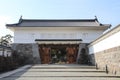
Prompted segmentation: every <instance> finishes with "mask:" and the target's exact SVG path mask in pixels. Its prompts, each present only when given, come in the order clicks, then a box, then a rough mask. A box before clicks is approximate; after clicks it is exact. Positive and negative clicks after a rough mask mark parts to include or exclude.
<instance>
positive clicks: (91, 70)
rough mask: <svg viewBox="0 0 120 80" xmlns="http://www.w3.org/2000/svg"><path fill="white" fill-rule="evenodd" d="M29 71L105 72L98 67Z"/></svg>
mask: <svg viewBox="0 0 120 80" xmlns="http://www.w3.org/2000/svg"><path fill="white" fill-rule="evenodd" d="M27 71H29V72H105V71H103V70H96V69H33V68H31V69H29V70H27Z"/></svg>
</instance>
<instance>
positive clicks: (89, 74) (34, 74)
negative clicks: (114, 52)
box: [11, 71, 120, 78]
mask: <svg viewBox="0 0 120 80" xmlns="http://www.w3.org/2000/svg"><path fill="white" fill-rule="evenodd" d="M21 74H22V75H21ZM19 75H21V77H113V75H111V74H106V73H100V72H30V71H27V72H26V71H24V72H23V71H22V72H19V73H17V74H14V75H11V76H12V77H19ZM114 77H119V76H117V75H116V76H114ZM119 78H120V77H119Z"/></svg>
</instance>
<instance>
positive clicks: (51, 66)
mask: <svg viewBox="0 0 120 80" xmlns="http://www.w3.org/2000/svg"><path fill="white" fill-rule="evenodd" d="M95 68H96V67H95V66H88V65H35V66H33V67H31V69H95Z"/></svg>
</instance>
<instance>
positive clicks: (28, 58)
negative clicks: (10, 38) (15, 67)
mask: <svg viewBox="0 0 120 80" xmlns="http://www.w3.org/2000/svg"><path fill="white" fill-rule="evenodd" d="M12 49H13V50H15V51H17V52H18V54H19V55H21V56H23V57H24V58H25V64H38V63H40V56H39V51H38V45H37V44H35V43H29V44H24V43H23V44H22V43H21V44H19V43H14V44H13V45H12Z"/></svg>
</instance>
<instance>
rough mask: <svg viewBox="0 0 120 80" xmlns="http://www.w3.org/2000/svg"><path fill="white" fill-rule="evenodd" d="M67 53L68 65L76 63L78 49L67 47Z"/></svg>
mask: <svg viewBox="0 0 120 80" xmlns="http://www.w3.org/2000/svg"><path fill="white" fill-rule="evenodd" d="M66 52H67V55H66V57H67V63H68V64H72V63H76V58H77V49H76V48H75V47H67V48H66Z"/></svg>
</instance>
